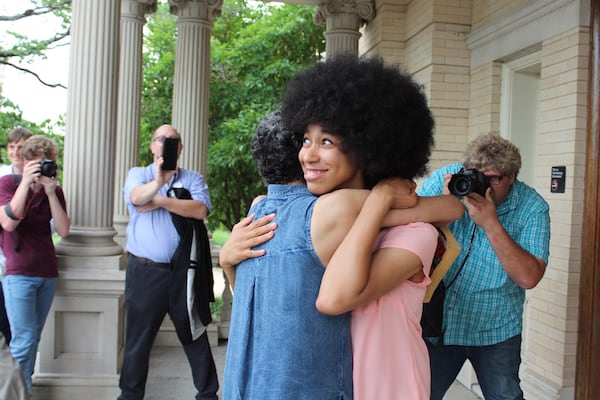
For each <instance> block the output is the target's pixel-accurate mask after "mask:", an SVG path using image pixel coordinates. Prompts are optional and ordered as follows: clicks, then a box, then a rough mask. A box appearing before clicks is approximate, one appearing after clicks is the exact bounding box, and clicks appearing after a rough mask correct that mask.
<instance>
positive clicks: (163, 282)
mask: <svg viewBox="0 0 600 400" xmlns="http://www.w3.org/2000/svg"><path fill="white" fill-rule="evenodd" d="M166 138H176V139H178V140H179V151H178V156H179V155H180V154H181V149H182V148H183V146H182V144H181V136H180V134H179V132H177V130H175V128H173V127H172V126H170V125H162V126H161V127H159V128H158V129H157V130H156V132H155V133H154V135H153V137H152V141H151V143H150V150H151V151H152V154H153V155H154V162H153V163H152V164H150V165H148V166H146V167H135V168H132V169H131V170H130V171H129V173H128V175H127V179H126V181H125V187H124V195H125V202H126V203H127V207H128V209H129V224H128V225H127V246H126V247H127V252H128V253H129V257H128V260H127V271H126V278H125V311H126V335H125V350H124V358H123V367H122V369H121V378H120V382H119V386H120V388H121V395H120V396H119V398H118V399H119V400H130V399H143V398H144V394H145V386H146V379H147V377H148V363H149V358H150V349H151V347H152V343H153V342H154V338H155V337H156V334H157V333H158V330H159V328H160V325H161V323H162V321H163V319H164V317H165V315H166V314H167V313H169V315H170V316H171V319H173V315H172V313H173V309H172V305H171V303H170V300H169V299H170V288H171V286H172V285H173V281H172V273H173V263H172V260H173V256H174V253H175V251H176V249H177V248H178V246H179V244H180V236H179V234H178V231H177V229H176V228H175V226H174V224H173V221H172V216H171V214H176V215H179V216H181V217H186V218H192V219H196V220H202V219H204V218H205V217H206V215H207V214H208V212H209V210H210V207H211V203H210V197H209V192H208V187H207V185H206V183H205V182H204V179H203V177H202V175H200V174H198V173H197V172H194V171H190V170H186V169H183V168H179V166H177V167H176V169H175V170H163V169H162V165H163V163H164V159H163V157H162V150H163V143H164V141H165V139H166ZM170 188H184V189H187V191H189V193H190V195H191V200H184V199H179V198H174V197H172V196H169V195H168V194H167V192H168V191H169V189H170ZM182 345H183V350H184V351H185V353H186V355H187V358H188V361H189V363H190V367H191V369H192V377H193V381H194V385H195V387H196V389H197V391H198V393H197V395H196V399H198V400H199V399H207V400H208V399H210V400H213V399H217V394H216V393H217V390H218V388H219V383H218V379H217V372H216V368H215V363H214V360H213V357H212V353H211V350H210V346H209V343H208V338H207V334H206V329H205V328H204V330H203V333H201V335H200V336H199V337H198V338H195V339H194V340H193V341H191V342H190V343H182Z"/></svg>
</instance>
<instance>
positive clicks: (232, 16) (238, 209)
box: [207, 1, 325, 229]
mask: <svg viewBox="0 0 600 400" xmlns="http://www.w3.org/2000/svg"><path fill="white" fill-rule="evenodd" d="M313 14H314V7H306V6H298V5H290V4H284V5H273V4H263V3H260V4H258V5H255V6H254V5H253V6H252V7H249V6H248V5H247V4H246V3H245V2H243V1H237V2H233V3H230V4H228V5H224V9H223V15H222V16H221V18H219V19H217V20H216V21H215V27H214V29H213V35H212V43H211V81H210V85H211V86H210V88H211V89H210V123H209V147H208V177H207V181H208V184H209V187H210V189H211V197H212V201H213V204H214V206H213V210H212V212H211V215H210V216H209V223H210V226H211V227H218V226H225V227H227V228H229V229H231V228H232V227H233V225H234V224H235V223H236V222H237V221H238V220H239V219H240V218H241V217H243V216H245V214H246V212H247V210H248V207H249V205H250V203H251V202H252V199H254V197H255V196H256V195H258V194H261V193H264V185H263V183H262V181H261V179H260V177H259V176H258V173H257V171H256V167H255V166H254V163H253V162H252V154H251V140H252V136H253V134H254V131H255V129H256V125H257V124H258V122H259V121H260V120H261V119H262V118H263V117H264V115H265V114H266V113H268V112H270V111H272V110H273V109H275V108H276V107H277V105H278V102H279V100H280V98H281V95H282V93H283V90H284V89H285V85H286V83H287V82H288V80H289V79H290V78H291V77H292V76H293V75H294V74H295V73H296V72H298V71H300V70H302V69H304V68H306V67H307V66H309V65H312V64H314V63H315V62H316V61H317V60H319V59H320V58H321V54H322V52H323V51H324V50H325V39H324V36H323V28H322V27H320V26H317V25H316V24H315V23H314V22H313Z"/></svg>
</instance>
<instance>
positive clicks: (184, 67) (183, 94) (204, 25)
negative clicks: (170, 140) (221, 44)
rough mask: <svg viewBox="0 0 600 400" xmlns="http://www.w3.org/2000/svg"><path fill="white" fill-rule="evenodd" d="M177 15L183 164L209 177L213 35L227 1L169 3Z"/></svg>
mask: <svg viewBox="0 0 600 400" xmlns="http://www.w3.org/2000/svg"><path fill="white" fill-rule="evenodd" d="M169 3H170V4H171V12H172V13H173V14H175V15H176V16H177V21H176V25H177V47H176V53H175V76H174V80H173V116H172V118H173V121H172V124H173V126H175V128H176V129H177V130H178V131H179V132H180V133H181V135H182V139H183V145H184V146H183V154H182V156H181V160H180V164H181V166H183V167H185V168H189V169H192V170H195V171H199V172H200V173H202V174H203V175H205V176H206V154H207V147H208V98H209V82H210V33H211V30H212V20H213V18H215V17H218V16H219V15H220V14H221V5H222V4H223V0H169Z"/></svg>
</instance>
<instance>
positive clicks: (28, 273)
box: [0, 135, 71, 392]
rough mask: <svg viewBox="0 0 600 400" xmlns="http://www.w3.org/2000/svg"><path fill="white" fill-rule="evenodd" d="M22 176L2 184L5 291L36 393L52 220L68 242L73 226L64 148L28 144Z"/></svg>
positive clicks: (15, 339) (52, 262)
mask: <svg viewBox="0 0 600 400" xmlns="http://www.w3.org/2000/svg"><path fill="white" fill-rule="evenodd" d="M21 152H22V156H23V174H22V176H18V175H12V176H4V177H2V178H0V209H1V211H0V223H1V224H2V233H1V234H0V245H1V247H2V250H3V251H4V255H5V257H6V275H5V276H4V279H3V285H2V286H3V291H4V298H5V301H6V311H7V314H8V319H9V321H10V326H11V331H12V340H11V342H10V350H11V352H12V354H13V356H14V358H15V359H16V360H17V362H18V363H19V366H20V367H21V370H22V371H23V376H24V377H25V382H26V384H27V389H28V390H29V391H30V392H31V376H32V374H33V370H34V364H35V358H36V353H37V346H38V343H39V341H40V335H41V332H42V328H43V327H44V323H45V322H46V316H47V315H48V312H49V310H50V306H51V304H52V300H53V298H54V292H55V290H56V279H57V277H58V266H57V259H56V252H55V250H54V244H53V242H52V230H51V227H50V220H54V226H55V229H56V232H57V233H58V234H59V235H60V236H61V237H65V236H67V235H68V234H69V229H70V226H71V223H70V221H69V217H68V215H67V207H66V203H65V197H64V194H63V191H62V189H61V188H60V187H59V186H58V185H57V181H58V179H57V168H56V162H55V161H56V157H57V155H58V146H57V145H56V143H55V142H54V141H53V140H51V139H48V138H47V137H45V136H41V135H35V136H31V137H30V138H29V139H27V140H26V141H25V142H24V143H23V148H22V150H21Z"/></svg>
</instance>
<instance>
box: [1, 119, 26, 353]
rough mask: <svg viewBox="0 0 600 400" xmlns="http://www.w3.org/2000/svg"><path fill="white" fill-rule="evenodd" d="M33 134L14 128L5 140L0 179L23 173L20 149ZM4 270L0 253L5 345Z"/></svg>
mask: <svg viewBox="0 0 600 400" xmlns="http://www.w3.org/2000/svg"><path fill="white" fill-rule="evenodd" d="M32 135H33V134H32V133H31V131H30V130H29V129H26V128H15V129H13V130H12V131H10V133H9V134H8V137H7V138H6V154H7V155H8V160H9V161H10V164H7V165H2V166H0V177H2V176H4V175H21V174H22V173H23V158H22V157H21V149H22V147H23V143H24V142H25V140H27V139H28V138H30V137H31V136H32ZM5 268H6V257H4V253H2V251H0V332H2V333H3V334H4V337H5V339H6V343H10V339H11V333H10V324H9V322H8V316H7V315H6V308H5V307H4V294H2V277H3V276H4V270H5Z"/></svg>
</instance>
